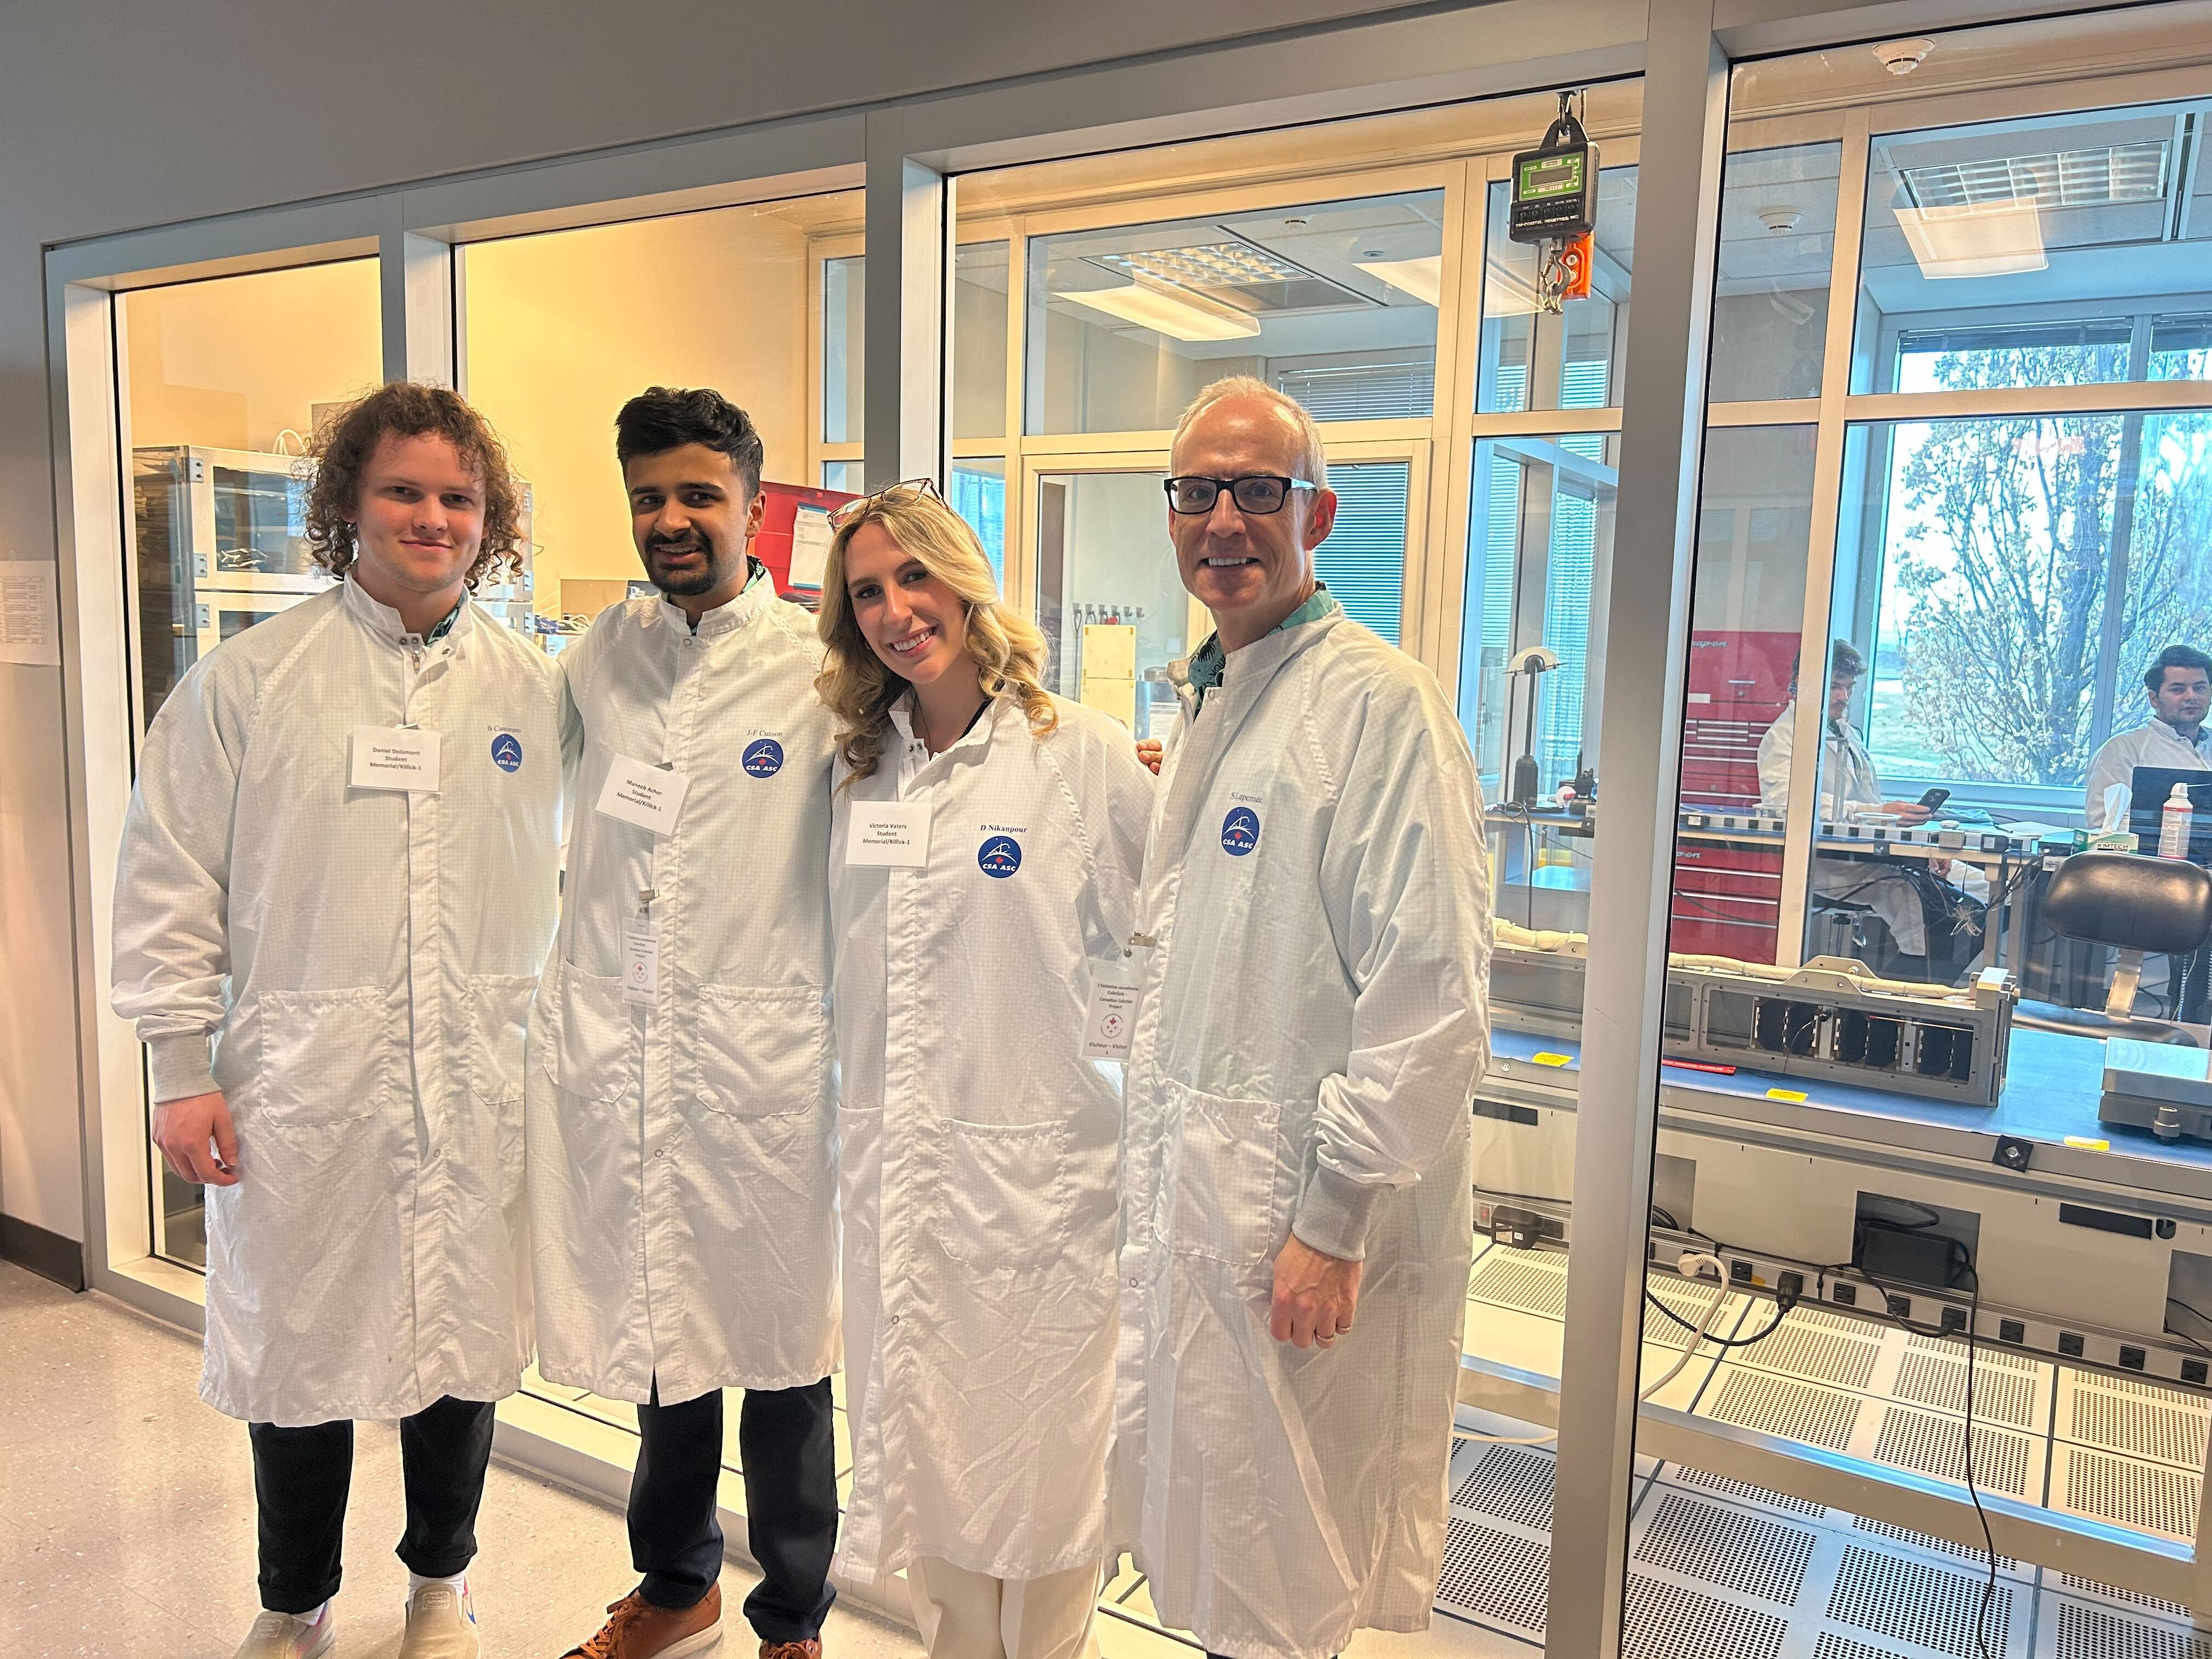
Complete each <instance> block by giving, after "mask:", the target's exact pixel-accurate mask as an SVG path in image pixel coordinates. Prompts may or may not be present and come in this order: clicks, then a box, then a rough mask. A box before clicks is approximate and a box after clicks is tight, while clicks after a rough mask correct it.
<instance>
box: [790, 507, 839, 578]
mask: <svg viewBox="0 0 2212 1659" xmlns="http://www.w3.org/2000/svg"><path fill="white" fill-rule="evenodd" d="M831 539H832V532H831V531H830V528H829V513H827V512H825V511H824V510H823V508H821V507H808V506H806V505H805V504H804V503H801V505H800V506H799V510H798V511H797V513H794V514H793V517H792V520H791V586H793V587H811V588H814V589H816V590H817V591H818V590H819V589H820V588H821V586H822V578H823V574H825V573H826V572H827V571H828V569H829V543H830V541H831Z"/></svg>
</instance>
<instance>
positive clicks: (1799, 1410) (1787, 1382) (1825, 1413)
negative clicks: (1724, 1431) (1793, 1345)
mask: <svg viewBox="0 0 2212 1659" xmlns="http://www.w3.org/2000/svg"><path fill="white" fill-rule="evenodd" d="M1859 1406H1860V1400H1859V1396H1858V1395H1851V1394H1842V1393H1839V1392H1838V1391H1837V1390H1835V1389H1825V1388H1821V1387H1820V1386H1818V1385H1817V1384H1814V1383H1800V1382H1796V1381H1793V1380H1792V1379H1790V1378H1789V1377H1786V1376H1775V1375H1773V1374H1772V1373H1771V1372H1766V1371H1751V1370H1730V1371H1729V1372H1728V1373H1727V1375H1726V1379H1725V1380H1724V1381H1723V1383H1722V1384H1721V1389H1720V1392H1719V1394H1718V1395H1716V1396H1715V1397H1714V1400H1713V1403H1712V1405H1711V1407H1702V1406H1701V1407H1699V1409H1700V1411H1702V1412H1704V1413H1705V1414H1706V1415H1709V1416H1711V1417H1716V1418H1717V1419H1720V1420H1721V1421H1722V1422H1723V1423H1734V1424H1735V1425H1737V1426H1738V1427H1739V1428H1746V1429H1759V1430H1761V1431H1764V1432H1765V1433H1768V1434H1779V1435H1786V1436H1787V1437H1789V1438H1790V1439H1792V1440H1802V1441H1804V1442H1805V1443H1807V1444H1808V1445H1814V1446H1825V1447H1826V1448H1827V1449H1829V1450H1830V1451H1843V1450H1845V1449H1848V1448H1849V1447H1850V1443H1851V1431H1852V1430H1853V1429H1855V1428H1856V1427H1857V1425H1858V1419H1859Z"/></svg>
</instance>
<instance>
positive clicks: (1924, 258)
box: [1851, 100, 2212, 392]
mask: <svg viewBox="0 0 2212 1659" xmlns="http://www.w3.org/2000/svg"><path fill="white" fill-rule="evenodd" d="M2208 112H2212V100H2197V101H2196V102H2193V103H2189V104H2164V105H2144V106H2139V107H2136V108H2130V109H2114V110H2103V111H2094V112H2089V113H2087V114H2083V115H2073V114H2069V115H2064V116H2039V117H2035V118H2030V119H2025V120H2015V121H1997V122H1989V123H1984V124H1982V125H1974V126H1959V127H1942V128H1934V129H1929V130H1925V131H1918V132H1908V133H1897V134H1887V135H1877V136H1876V137H1875V140H1874V145H1873V150H1872V154H1871V156H1870V159H1869V172H1868V178H1867V200H1866V223H1865V234H1864V242H1863V249H1862V252H1861V256H1860V283H1859V294H1858V320H1857V343H1856V345H1855V348H1854V355H1853V363H1852V374H1851V389H1852V390H1853V391H1854V392H1917V391H1948V390H1966V389H1973V388H1980V387H1996V386H2073V385H2081V384H2085V383H2094V382H2100V381H2103V382H2109V381H2119V380H2144V379H2153V380H2184V379H2191V380H2193V379H2203V378H2204V377H2205V375H2206V372H2207V368H2208V361H2207V357H2206V354H2205V352H2204V351H2203V346H2202V339H2201V329H2202V324H2203V314H2204V313H2205V311H2206V308H2207V304H2208V301H2212V277H2208V274H2207V273H2208V270H2212V264H2208V262H2207V260H2206V259H2205V258H2204V250H2203V240H2204V238H2205V237H2206V236H2208V235H2212V223H2207V222H2205V221H2204V219H2203V216H2199V215H2197V214H2196V213H2194V212H2193V211H2192V210H2191V209H2192V206H2193V203H2194V200H2195V199H2196V198H2194V197H2191V193H2190V183H2191V179H2193V178H2194V176H2195V174H2196V173H2197V171H2198V169H2197V168H2195V167H2193V166H2191V164H2190V152H2191V148H2192V147H2193V146H2194V145H2195V144H2197V143H2201V142H2202V138H2201V136H2200V135H2201V133H2202V131H2203V124H2204V121H2205V118H2206V115H2207V113H2208ZM2161 325H2164V331H2165V333H2166V339H2165V341H2164V342H2163V343H2161V341H2160V338H2159V335H2160V326H2161Z"/></svg>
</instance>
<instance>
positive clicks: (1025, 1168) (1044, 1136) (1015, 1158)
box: [938, 1117, 1068, 1273]
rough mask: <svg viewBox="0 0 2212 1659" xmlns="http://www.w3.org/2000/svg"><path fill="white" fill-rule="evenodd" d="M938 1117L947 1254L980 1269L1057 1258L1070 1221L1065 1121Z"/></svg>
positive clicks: (1021, 1266)
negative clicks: (982, 1120) (1009, 1122)
mask: <svg viewBox="0 0 2212 1659" xmlns="http://www.w3.org/2000/svg"><path fill="white" fill-rule="evenodd" d="M940 1122H941V1125H942V1129H943V1139H942V1140H941V1142H940V1143H939V1145H940V1147H941V1149H942V1153H943V1158H944V1168H943V1172H942V1175H943V1178H942V1179H941V1180H940V1181H939V1183H938V1194H939V1202H940V1203H941V1204H942V1205H943V1206H944V1225H943V1226H942V1228H941V1229H940V1231H939V1235H938V1237H939V1242H940V1243H943V1245H944V1246H945V1255H949V1256H951V1258H952V1259H953V1260H954V1261H958V1262H961V1263H963V1264H964V1265H966V1266H968V1267H972V1268H975V1269H976V1270H977V1271H979V1272H982V1273H993V1272H1000V1271H1005V1270H1008V1269H1012V1270H1015V1271H1021V1270H1024V1269H1030V1268H1036V1267H1050V1266H1051V1265H1052V1264H1053V1263H1054V1262H1056V1261H1059V1259H1060V1253H1061V1252H1062V1250H1063V1249H1066V1235H1067V1228H1068V1191H1067V1185H1068V1177H1067V1126H1066V1124H1064V1123H1025V1124H1017V1125H1006V1124H986V1123H964V1122H963V1121H960V1120H959V1119H957V1118H949V1117H948V1118H945V1119H942V1120H940Z"/></svg>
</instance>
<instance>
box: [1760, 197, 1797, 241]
mask: <svg viewBox="0 0 2212 1659" xmlns="http://www.w3.org/2000/svg"><path fill="white" fill-rule="evenodd" d="M1752 212H1753V214H1755V215H1757V216H1758V219H1759V223H1761V224H1762V225H1765V227H1766V228H1767V229H1768V230H1770V231H1771V232H1772V233H1773V234H1775V235H1777V236H1781V235H1785V234H1788V233H1789V232H1790V231H1793V230H1795V229H1796V228H1797V222H1798V221H1799V220H1801V219H1802V218H1803V217H1804V214H1803V213H1802V211H1800V210H1798V209H1796V208H1794V207H1791V206H1790V205H1789V204H1787V203H1780V202H1778V203H1776V204H1773V205H1771V206H1769V207H1763V208H1753V210H1752Z"/></svg>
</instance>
